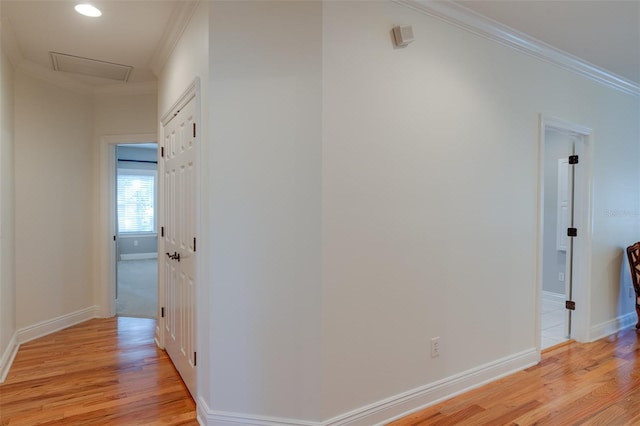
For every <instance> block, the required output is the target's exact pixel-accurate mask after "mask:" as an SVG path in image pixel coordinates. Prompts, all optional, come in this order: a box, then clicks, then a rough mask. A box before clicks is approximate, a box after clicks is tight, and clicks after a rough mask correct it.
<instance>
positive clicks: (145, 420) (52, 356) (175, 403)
mask: <svg viewBox="0 0 640 426" xmlns="http://www.w3.org/2000/svg"><path fill="white" fill-rule="evenodd" d="M155 325H156V322H155V321H154V320H150V319H140V318H109V319H94V320H91V321H87V322H85V323H82V324H79V325H76V326H74V327H70V328H68V329H66V330H62V331H59V332H57V333H54V334H51V335H49V336H46V337H42V338H40V339H37V340H34V341H31V342H28V343H25V344H24V345H22V346H21V347H20V350H19V352H18V355H17V356H16V359H15V361H14V363H13V367H12V368H11V370H10V372H9V375H8V376H7V380H6V381H5V383H4V384H2V385H0V425H2V426H13V425H21V426H30V425H65V426H75V425H78V426H79V425H82V426H88V425H101V426H102V425H164V426H172V425H197V424H198V422H197V421H196V412H195V404H194V402H193V400H192V399H191V397H190V395H189V392H188V391H187V389H186V387H185V385H184V383H182V380H181V379H180V377H179V376H178V373H177V372H176V371H175V369H174V367H173V364H171V361H170V360H169V358H168V357H167V355H166V353H165V352H164V351H161V350H159V349H157V348H156V345H155V343H154V340H153V338H154V330H155Z"/></svg>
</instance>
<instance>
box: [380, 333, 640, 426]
mask: <svg viewBox="0 0 640 426" xmlns="http://www.w3.org/2000/svg"><path fill="white" fill-rule="evenodd" d="M639 341H640V337H639V335H638V334H637V332H636V331H635V329H627V330H624V331H621V332H620V333H618V334H616V335H614V336H610V337H608V338H605V339H602V340H599V341H597V342H594V343H589V344H581V343H575V342H570V343H567V344H565V345H562V346H555V347H553V348H550V349H548V350H546V351H545V352H544V353H543V356H542V362H541V363H540V364H538V365H536V366H534V367H531V368H528V369H526V370H525V371H521V372H519V373H516V374H513V375H511V376H508V377H506V378H503V379H501V380H498V381H496V382H493V383H490V384H488V385H485V386H483V387H481V388H478V389H475V390H473V391H470V392H467V393H464V394H462V395H460V396H458V397H456V398H453V399H450V400H448V401H445V402H443V403H440V404H437V405H434V406H432V407H429V408H427V409H425V410H422V411H419V412H417V413H415V414H413V415H410V416H407V417H405V418H402V419H400V420H398V421H396V422H393V423H390V425H392V426H418V425H420V426H426V425H430V426H433V425H438V426H444V425H474V426H475V425H491V426H497V425H521V426H524V425H603V426H604V425H607V426H623V425H640V344H639V343H638V342H639Z"/></svg>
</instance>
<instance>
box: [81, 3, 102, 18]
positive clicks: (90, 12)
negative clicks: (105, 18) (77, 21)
mask: <svg viewBox="0 0 640 426" xmlns="http://www.w3.org/2000/svg"><path fill="white" fill-rule="evenodd" d="M75 9H76V12H78V13H79V14H81V15H84V16H90V17H92V18H97V17H98V16H101V15H102V12H100V9H98V8H97V7H95V6H91V5H90V4H86V3H83V4H78V5H76V7H75Z"/></svg>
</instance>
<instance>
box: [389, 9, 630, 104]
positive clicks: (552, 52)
mask: <svg viewBox="0 0 640 426" xmlns="http://www.w3.org/2000/svg"><path fill="white" fill-rule="evenodd" d="M392 1H393V2H394V3H397V4H399V5H402V6H405V7H408V8H410V9H413V10H416V11H418V12H420V13H423V14H426V15H429V16H431V17H434V18H437V19H440V20H441V21H444V22H447V23H449V24H451V25H454V26H456V27H458V28H462V29H464V30H466V31H469V32H471V33H473V34H476V35H479V36H481V37H484V38H486V39H489V40H492V41H495V42H498V43H500V44H502V45H505V46H508V47H511V48H513V49H516V50H518V51H520V52H523V53H526V54H527V55H530V56H533V57H534V58H538V59H541V60H544V61H546V62H550V63H552V64H554V65H557V66H559V67H561V68H563V69H565V70H569V71H572V72H575V73H576V74H579V75H581V76H583V77H587V78H589V79H591V80H593V81H596V82H598V83H600V84H602V85H604V86H607V87H609V88H612V89H615V90H618V91H620V92H623V93H626V94H629V95H632V96H636V97H640V85H638V84H636V83H634V82H632V81H629V80H627V79H625V78H623V77H620V76H618V75H616V74H613V73H611V72H609V71H607V70H604V69H602V68H599V67H597V66H595V65H593V64H590V63H588V62H586V61H584V60H582V59H580V58H577V57H575V56H573V55H571V54H569V53H567V52H564V51H562V50H560V49H556V48H555V47H553V46H550V45H548V44H546V43H544V42H542V41H540V40H538V39H535V38H533V37H531V36H528V35H526V34H524V33H521V32H519V31H516V30H514V29H513V28H511V27H508V26H506V25H503V24H500V23H498V22H495V21H493V20H491V19H489V18H486V17H484V16H482V15H480V14H478V13H476V12H474V11H472V10H470V9H467V8H466V7H464V6H462V5H459V4H457V3H452V2H450V1H430V0H392Z"/></svg>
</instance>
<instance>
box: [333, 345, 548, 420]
mask: <svg viewBox="0 0 640 426" xmlns="http://www.w3.org/2000/svg"><path fill="white" fill-rule="evenodd" d="M539 361H540V353H539V352H538V351H537V350H536V349H534V348H532V349H529V350H526V351H523V352H520V353H517V354H513V355H510V356H507V357H504V358H502V359H498V360H496V361H493V362H490V363H488V364H485V365H482V366H480V367H476V368H473V369H471V370H468V371H465V372H462V373H460V374H456V375H453V376H451V377H447V378H446V379H443V380H439V381H437V382H434V383H430V384H427V385H425V386H421V387H419V388H416V389H413V390H411V391H408V392H404V393H402V394H399V395H396V396H393V397H391V398H387V399H385V400H382V401H378V402H376V403H373V404H371V405H369V406H366V407H362V408H360V409H357V410H354V411H352V412H350V413H346V414H343V415H341V416H338V417H335V418H333V419H331V420H329V421H327V422H324V425H325V426H347V425H348V426H360V425H364V424H366V425H382V424H385V423H388V422H390V421H393V420H396V419H399V418H401V417H404V416H407V415H409V414H411V413H413V412H415V411H418V410H421V409H423V408H426V407H428V406H431V405H434V404H437V403H438V402H440V401H444V400H446V399H449V398H451V397H453V396H456V395H459V394H461V393H464V392H467V391H469V390H471V389H475V388H477V387H480V386H482V385H484V384H487V383H489V382H493V381H495V380H497V379H500V378H502V377H505V376H508V375H509V374H513V373H515V372H518V371H520V370H523V369H525V368H528V367H531V366H532V365H536V364H537V363H538V362H539Z"/></svg>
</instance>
